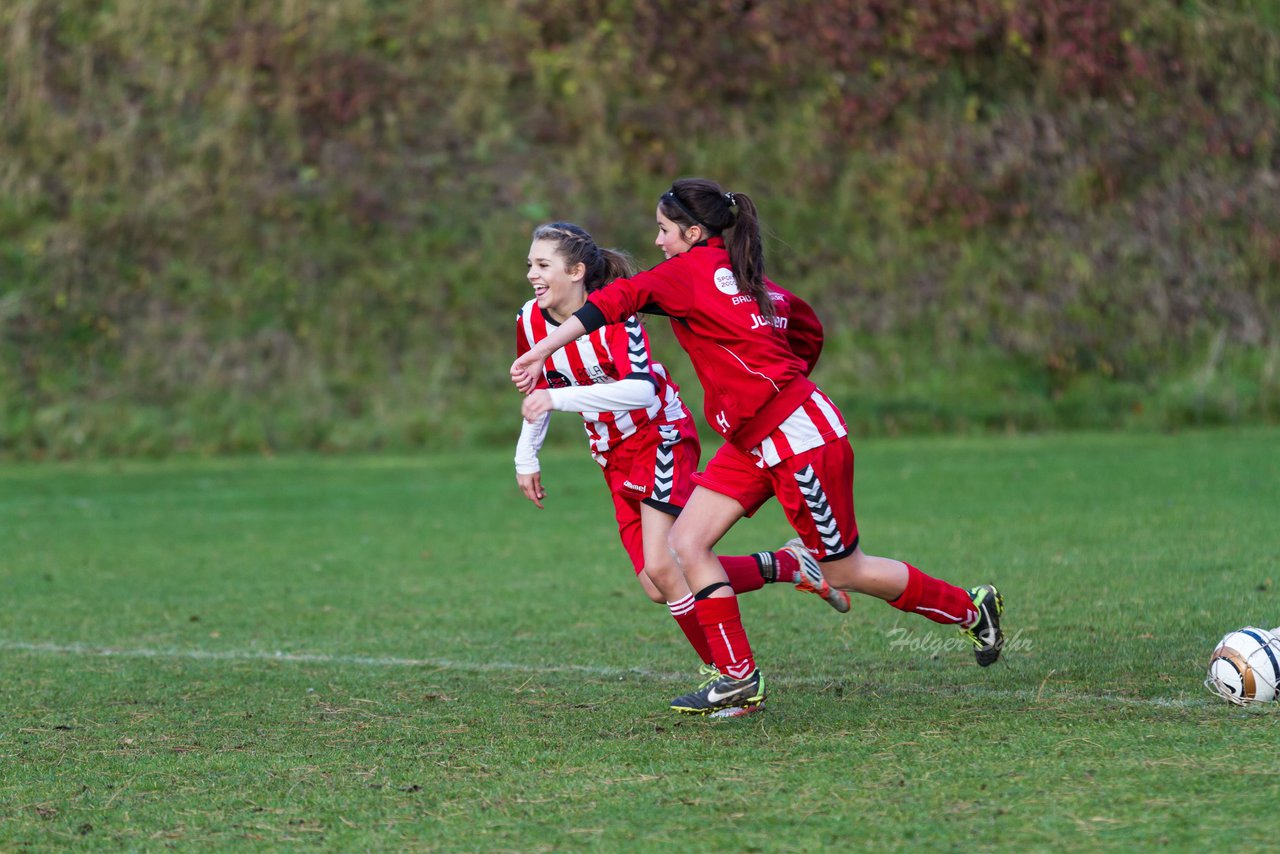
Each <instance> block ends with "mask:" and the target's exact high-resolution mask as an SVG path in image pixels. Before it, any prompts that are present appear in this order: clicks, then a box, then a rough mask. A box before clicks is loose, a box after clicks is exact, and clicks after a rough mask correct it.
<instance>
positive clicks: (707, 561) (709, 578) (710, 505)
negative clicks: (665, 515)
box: [667, 486, 746, 598]
mask: <svg viewBox="0 0 1280 854" xmlns="http://www.w3.org/2000/svg"><path fill="white" fill-rule="evenodd" d="M745 513H746V510H745V509H744V508H743V506H742V505H741V504H739V503H738V502H737V501H736V500H734V499H732V498H730V497H728V496H727V495H721V494H720V493H718V492H713V491H711V490H710V489H706V488H705V487H702V486H696V487H694V489H693V495H691V496H690V497H689V503H688V504H686V505H685V508H684V510H683V511H682V512H681V513H680V517H679V518H678V519H676V520H675V524H674V525H672V527H671V532H670V535H669V536H668V538H667V544H668V545H669V546H670V548H671V551H672V553H673V554H674V555H675V559H676V562H677V563H678V564H679V567H680V569H681V570H682V572H683V573H684V577H685V579H686V581H687V583H688V586H689V589H690V590H692V591H694V592H696V591H699V590H702V589H704V588H706V587H709V586H710V585H712V584H724V585H725V586H724V587H722V588H720V589H719V590H717V591H715V592H714V593H712V594H711V596H712V597H713V598H716V597H721V596H732V595H733V589H732V588H731V587H729V586H728V584H729V577H728V576H727V575H725V572H724V567H723V566H721V565H720V561H719V560H718V559H717V558H716V555H715V552H714V551H712V549H714V548H715V545H716V543H718V542H720V538H721V537H723V536H724V535H725V533H726V532H727V531H728V530H729V529H730V528H732V527H733V526H734V523H736V522H737V521H738V520H739V519H741V518H742V517H743V515H745Z"/></svg>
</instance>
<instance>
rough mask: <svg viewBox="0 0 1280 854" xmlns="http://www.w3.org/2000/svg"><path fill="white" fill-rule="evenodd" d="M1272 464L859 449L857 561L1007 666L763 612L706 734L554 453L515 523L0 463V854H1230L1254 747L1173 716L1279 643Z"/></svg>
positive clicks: (1040, 448)
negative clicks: (709, 851) (987, 646)
mask: <svg viewBox="0 0 1280 854" xmlns="http://www.w3.org/2000/svg"><path fill="white" fill-rule="evenodd" d="M1277 447H1280V432H1277V431H1275V430H1250V431H1234V430H1232V431H1225V430H1224V431H1214V432H1207V431H1206V432H1193V433H1186V434H1183V435H1175V436H1168V435H1155V434H1140V435H1138V434H1135V435H1075V436H1069V437H1056V436H1050V437H1019V438H1008V439H998V438H962V439H961V438H952V439H910V440H869V441H862V442H856V443H855V448H856V451H857V454H858V461H857V466H858V468H857V487H858V510H859V521H860V524H861V526H862V529H863V538H864V539H863V542H864V546H865V548H866V549H867V550H868V551H869V552H872V553H876V554H888V555H894V556H897V557H901V558H903V559H907V560H911V561H912V562H913V563H916V564H918V565H919V566H921V567H922V568H924V569H925V570H926V571H928V572H931V573H933V574H936V575H940V576H943V577H945V578H948V579H950V580H953V581H955V582H957V583H961V584H965V585H969V584H974V583H978V582H980V581H992V582H995V583H996V584H998V585H999V586H1000V587H1001V589H1002V591H1003V592H1004V593H1005V596H1006V598H1007V601H1008V610H1007V619H1006V625H1007V631H1008V637H1009V646H1010V648H1009V651H1008V652H1007V653H1006V655H1005V657H1004V658H1003V659H1002V660H1001V661H1000V662H999V663H998V664H997V665H996V666H995V667H992V668H988V669H985V670H984V669H979V668H978V667H977V666H976V665H975V664H974V661H973V658H972V655H971V654H970V653H969V652H968V651H967V650H966V649H965V648H964V647H962V646H961V645H960V644H959V643H957V639H956V637H955V633H954V631H945V630H943V629H941V628H940V627H937V626H934V624H932V623H929V622H927V621H924V620H920V619H915V618H909V617H906V616H904V615H901V614H899V613H898V612H897V611H894V610H893V609H891V608H889V607H887V606H885V605H884V604H881V603H879V602H876V601H873V600H870V599H858V600H855V604H854V608H853V610H852V612H851V613H850V614H849V615H847V616H841V615H837V614H836V613H835V612H833V611H832V610H831V609H829V608H827V607H826V606H825V605H823V604H822V603H821V602H819V601H818V600H817V599H816V598H815V597H812V596H802V595H797V594H795V593H794V592H792V591H790V590H787V589H776V588H772V587H770V588H766V589H765V590H762V591H760V592H757V593H753V594H750V595H748V596H745V597H744V598H743V599H742V607H743V612H744V615H745V619H746V624H747V628H748V630H749V631H750V632H751V635H752V641H753V645H754V646H755V648H756V652H757V655H758V658H759V660H760V661H761V664H762V666H763V667H764V668H765V672H766V673H767V675H768V678H769V680H770V685H771V697H770V700H769V703H768V707H767V709H766V711H765V712H763V713H762V714H758V715H754V716H751V717H748V718H745V719H742V720H736V721H719V722H716V721H705V720H686V719H682V718H680V717H678V716H675V715H673V714H671V713H669V712H668V711H667V710H666V703H667V702H668V701H669V699H670V698H671V697H673V696H675V695H676V694H678V693H681V692H682V691H684V690H686V689H687V688H688V687H689V686H690V685H691V684H692V683H693V682H694V679H695V677H694V669H695V665H696V663H697V662H696V661H695V660H694V657H693V655H692V653H691V651H690V650H689V649H688V648H687V646H686V645H685V643H684V641H683V639H682V638H681V637H680V636H679V634H678V632H677V631H676V629H675V627H674V625H672V621H671V619H670V617H669V616H668V615H667V614H666V613H665V611H664V609H662V608H660V607H658V606H655V605H653V604H652V603H649V602H648V601H647V600H646V599H645V598H644V597H643V596H642V594H641V593H640V591H639V589H638V586H637V585H636V583H635V581H634V580H633V579H632V577H631V570H630V567H629V565H628V563H627V561H626V559H625V556H624V554H623V552H622V550H621V548H620V547H619V545H618V543H617V539H616V535H615V532H614V529H613V525H612V519H611V510H610V508H609V506H608V502H607V501H605V500H603V499H604V495H603V487H602V483H601V479H600V475H599V473H598V471H597V470H596V468H595V466H594V464H593V463H592V462H591V461H590V460H589V459H588V458H587V457H586V454H585V453H584V452H583V451H582V449H581V448H573V449H564V450H551V451H549V452H548V453H547V454H546V455H545V459H544V478H545V482H546V485H547V487H548V490H549V492H550V495H549V497H548V499H547V509H545V510H543V511H538V510H537V509H536V508H534V507H533V506H532V505H530V504H528V503H527V502H526V501H524V499H523V498H522V497H521V496H520V495H519V493H518V491H517V489H516V487H515V484H514V478H513V477H512V473H511V471H510V462H509V460H508V457H509V454H506V453H502V454H497V453H487V454H479V453H458V454H450V455H439V456H370V457H355V458H320V457H290V458H274V459H263V458H257V459H237V460H212V461H205V460H167V461H159V462H117V463H92V462H83V463H74V464H56V465H55V464H47V465H34V464H18V465H8V466H4V467H0V542H3V544H4V546H3V550H0V595H2V596H3V601H4V602H5V603H6V605H7V606H8V607H6V608H5V610H4V614H3V617H0V709H2V710H3V716H2V717H0V756H2V757H3V760H4V761H3V762H0V849H4V850H27V849H35V850H49V849H53V848H57V849H72V850H74V849H82V850H88V849H102V848H128V849H160V848H165V847H179V848H188V849H205V850H218V849H231V848H242V847H244V846H246V845H247V846H252V847H259V848H262V847H294V846H298V847H301V846H307V847H317V848H323V849H328V850H374V849H388V850H390V849H394V850H441V851H455V850H456V851H462V850H475V851H481V850H483V851H517V850H518V851H563V850H581V849H596V850H643V851H657V850H665V849H670V848H671V847H672V846H678V845H682V844H686V843H688V842H689V840H697V839H704V840H705V839H708V838H714V840H715V844H714V846H713V847H715V848H717V849H722V850H735V851H765V850H769V851H775V850H787V851H810V850H821V849H849V848H855V847H862V848H867V849H871V850H905V849H919V848H923V849H926V850H951V849H964V850H972V849H975V848H976V849H980V850H1005V849H1007V850H1054V851H1063V850H1077V851H1095V850H1103V849H1107V850H1116V851H1121V850H1133V849H1135V848H1137V847H1139V846H1165V847H1168V848H1171V849H1174V850H1203V849H1204V848H1206V847H1208V846H1210V845H1214V844H1216V843H1217V842H1218V841H1219V840H1222V839H1230V840H1231V842H1232V845H1233V847H1238V848H1258V849H1262V848H1265V847H1267V846H1268V845H1270V844H1271V843H1272V842H1273V841H1274V839H1275V836H1276V832H1277V829H1278V828H1280V821H1278V820H1277V819H1276V818H1275V813H1274V804H1273V800H1274V792H1275V788H1276V785H1277V783H1280V779H1278V777H1280V772H1278V771H1277V766H1276V764H1275V762H1274V752H1275V751H1274V744H1275V738H1274V733H1275V726H1276V720H1277V718H1276V714H1277V712H1276V711H1275V709H1274V708H1266V709H1255V710H1241V709H1237V708H1233V707H1231V706H1228V705H1226V704H1224V703H1222V702H1221V701H1218V700H1217V699H1216V698H1213V697H1211V696H1209V695H1208V694H1207V693H1206V692H1205V690H1204V689H1203V687H1202V686H1201V684H1200V683H1201V680H1202V678H1203V670H1204V666H1205V663H1206V661H1207V658H1208V654H1209V652H1210V650H1211V649H1212V647H1213V644H1214V643H1215V642H1216V641H1217V639H1218V638H1219V637H1220V636H1221V635H1222V634H1224V633H1225V632H1226V631H1228V630H1230V629H1233V628H1237V627H1239V626H1242V625H1246V624H1259V625H1265V626H1268V627H1269V626H1271V625H1273V624H1280V603H1278V602H1277V598H1276V597H1277V591H1276V587H1275V583H1276V582H1277V581H1278V580H1280V578H1277V573H1278V567H1277V558H1278V557H1280V533H1278V529H1277V527H1276V525H1275V509H1276V508H1277V507H1280V455H1278V454H1277V453H1276V448H1277ZM788 536H789V531H788V529H787V528H786V526H785V523H784V521H783V520H782V518H781V515H780V514H779V513H778V512H777V508H776V506H774V505H771V506H770V507H769V508H767V509H766V510H764V511H762V512H761V514H760V515H759V516H758V517H757V518H756V519H754V520H751V521H749V522H746V523H744V524H743V525H741V526H739V527H738V528H737V529H735V530H734V531H733V532H731V533H730V535H729V537H728V538H727V540H726V542H725V550H726V551H736V552H745V551H750V550H755V549H758V548H762V547H772V546H775V545H776V544H778V543H780V542H782V541H783V540H785V539H786V538H787V537H788ZM709 834H710V835H711V837H709V836H708V835H709Z"/></svg>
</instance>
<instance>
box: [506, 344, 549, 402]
mask: <svg viewBox="0 0 1280 854" xmlns="http://www.w3.org/2000/svg"><path fill="white" fill-rule="evenodd" d="M543 361H545V359H544V358H542V357H539V356H537V355H535V352H534V351H533V350H530V351H528V352H527V353H525V354H524V355H523V356H520V357H518V358H517V359H516V360H515V361H514V362H512V363H511V381H512V382H513V383H515V384H516V388H518V389H519V390H520V391H522V392H524V393H525V394H528V393H529V392H531V391H532V390H533V387H534V386H535V385H537V384H538V379H537V367H538V366H539V365H541V364H542V362H543Z"/></svg>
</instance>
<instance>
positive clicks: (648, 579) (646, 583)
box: [636, 567, 667, 605]
mask: <svg viewBox="0 0 1280 854" xmlns="http://www.w3.org/2000/svg"><path fill="white" fill-rule="evenodd" d="M636 578H637V579H638V580H639V582H640V588H641V589H642V590H644V595H646V596H648V597H649V601H650V602H656V603H657V604H659V605H665V604H666V603H667V597H666V596H663V595H662V591H661V590H659V589H658V585H657V583H655V580H654V578H653V576H652V575H651V574H650V571H649V568H648V567H645V568H644V569H642V570H640V574H639V575H637V576H636Z"/></svg>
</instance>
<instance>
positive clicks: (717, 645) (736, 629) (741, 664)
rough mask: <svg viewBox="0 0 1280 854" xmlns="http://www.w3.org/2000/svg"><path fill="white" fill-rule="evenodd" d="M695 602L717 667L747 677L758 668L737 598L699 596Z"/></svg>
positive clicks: (740, 677) (730, 674) (734, 676)
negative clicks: (701, 597)
mask: <svg viewBox="0 0 1280 854" xmlns="http://www.w3.org/2000/svg"><path fill="white" fill-rule="evenodd" d="M693 604H694V608H695V609H696V611H697V614H698V622H699V623H700V624H701V625H702V629H703V631H704V632H705V634H706V639H707V644H708V646H710V648H711V658H712V660H713V661H714V663H715V665H716V667H718V668H720V672H721V673H723V674H725V675H726V676H729V677H732V678H734V679H745V678H746V677H747V676H748V675H750V673H751V672H752V671H753V670H755V669H756V659H755V656H754V655H752V653H751V644H750V643H749V642H748V641H747V630H746V629H744V628H743V627H742V614H741V613H740V612H739V611H738V597H736V596H722V597H717V598H715V599H698V600H696V601H695V602H694V603H693Z"/></svg>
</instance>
